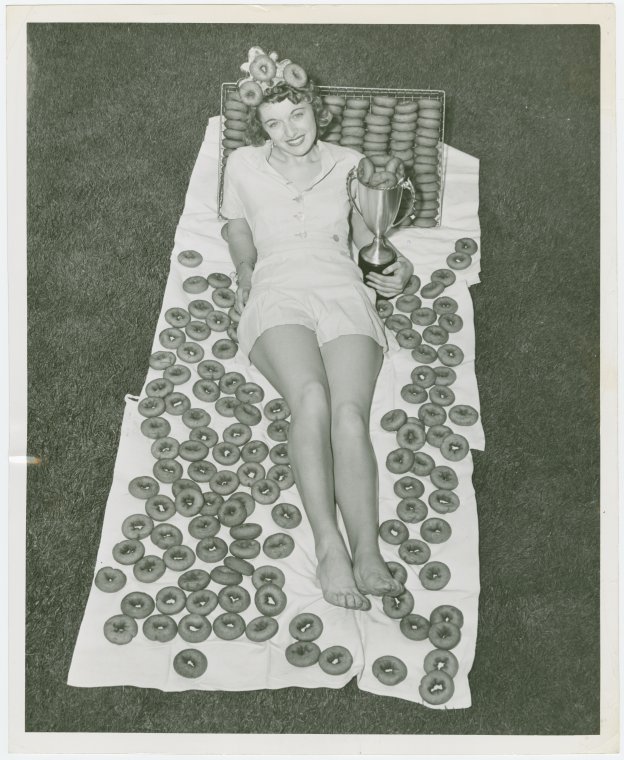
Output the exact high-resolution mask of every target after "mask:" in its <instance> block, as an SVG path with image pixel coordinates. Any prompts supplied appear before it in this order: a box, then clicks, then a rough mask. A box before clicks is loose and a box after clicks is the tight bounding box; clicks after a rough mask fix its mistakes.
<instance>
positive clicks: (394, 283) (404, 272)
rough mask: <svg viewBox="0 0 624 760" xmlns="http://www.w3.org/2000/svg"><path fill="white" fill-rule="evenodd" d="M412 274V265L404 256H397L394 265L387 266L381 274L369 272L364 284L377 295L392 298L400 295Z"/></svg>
mask: <svg viewBox="0 0 624 760" xmlns="http://www.w3.org/2000/svg"><path fill="white" fill-rule="evenodd" d="M413 274H414V265H413V264H412V262H411V261H410V260H409V259H406V258H405V256H403V255H402V254H399V257H398V259H397V260H396V261H395V262H394V264H389V265H388V266H387V267H386V268H385V269H384V270H383V274H377V272H369V273H368V274H367V275H366V280H365V281H366V284H367V285H368V286H369V287H371V288H374V289H375V290H376V291H377V293H379V295H381V296H384V297H385V298H393V297H394V296H398V295H399V293H402V292H403V290H404V288H405V286H406V285H407V283H408V281H409V279H410V277H411V276H412V275H413Z"/></svg>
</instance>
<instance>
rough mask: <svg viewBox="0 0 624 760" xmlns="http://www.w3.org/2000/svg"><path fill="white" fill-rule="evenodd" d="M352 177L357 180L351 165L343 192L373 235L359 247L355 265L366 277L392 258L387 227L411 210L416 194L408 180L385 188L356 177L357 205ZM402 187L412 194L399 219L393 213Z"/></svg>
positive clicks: (393, 248) (395, 253) (398, 221)
mask: <svg viewBox="0 0 624 760" xmlns="http://www.w3.org/2000/svg"><path fill="white" fill-rule="evenodd" d="M355 179H357V169H356V168H355V167H354V168H353V169H351V171H350V172H349V174H348V175H347V193H348V195H349V200H350V201H351V205H352V206H353V208H354V209H355V210H356V211H357V212H358V213H359V215H360V216H361V217H362V219H363V220H364V223H365V224H366V226H367V227H368V229H369V230H370V231H371V232H372V233H373V235H374V236H375V237H374V239H373V241H372V243H369V244H368V245H365V246H364V248H361V249H360V253H359V256H358V266H359V267H360V269H361V270H362V272H363V274H364V277H365V278H366V275H367V274H368V273H369V272H378V273H379V274H381V273H382V272H383V270H384V269H385V268H386V267H387V266H388V265H389V264H392V263H394V262H395V261H396V259H397V254H398V251H397V249H396V248H395V247H394V246H393V245H392V243H391V242H390V241H389V240H388V239H387V238H386V237H385V235H386V233H387V232H389V231H390V230H391V229H393V228H394V227H397V226H398V225H399V224H401V222H402V221H403V220H404V219H406V218H407V217H408V216H409V215H410V214H411V213H412V211H413V209H414V202H415V200H416V193H415V191H414V186H413V185H412V183H411V180H409V179H404V180H402V181H401V182H397V184H396V185H395V186H394V187H390V188H388V189H381V188H376V187H369V186H368V185H364V184H362V182H360V180H359V179H358V180H357V182H358V188H357V196H358V200H359V206H358V203H357V201H356V200H355V198H354V197H353V193H352V191H351V188H352V187H353V180H355ZM403 190H409V192H410V194H411V196H412V202H411V204H410V205H409V207H408V209H407V211H406V212H405V213H404V214H403V216H401V218H400V219H396V215H397V212H398V210H399V207H400V205H401V197H402V195H403Z"/></svg>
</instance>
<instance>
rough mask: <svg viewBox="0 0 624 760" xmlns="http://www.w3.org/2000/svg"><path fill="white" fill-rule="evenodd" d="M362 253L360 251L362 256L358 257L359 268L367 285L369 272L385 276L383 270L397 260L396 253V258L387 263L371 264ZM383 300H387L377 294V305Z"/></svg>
mask: <svg viewBox="0 0 624 760" xmlns="http://www.w3.org/2000/svg"><path fill="white" fill-rule="evenodd" d="M365 250H366V249H365V248H362V251H365ZM362 251H360V254H359V256H358V266H359V267H360V269H361V270H362V274H363V276H364V283H366V275H367V274H368V273H369V272H377V274H383V270H384V269H385V268H386V267H388V266H390V264H394V262H395V261H396V260H397V256H396V253H395V254H394V258H393V259H391V260H389V261H385V262H384V263H383V264H371V263H370V261H367V260H366V259H365V258H363V257H362ZM381 300H384V301H385V300H387V299H385V298H384V297H383V296H380V295H379V293H375V304H378V303H379V301H381Z"/></svg>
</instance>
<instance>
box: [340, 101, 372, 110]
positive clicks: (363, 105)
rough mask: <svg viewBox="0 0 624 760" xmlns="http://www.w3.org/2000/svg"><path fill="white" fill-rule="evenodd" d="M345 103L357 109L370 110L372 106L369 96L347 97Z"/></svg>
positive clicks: (348, 106)
mask: <svg viewBox="0 0 624 760" xmlns="http://www.w3.org/2000/svg"><path fill="white" fill-rule="evenodd" d="M345 104H346V107H347V108H351V109H353V110H355V111H368V109H369V108H370V101H369V100H368V99H367V98H347V99H346V101H345Z"/></svg>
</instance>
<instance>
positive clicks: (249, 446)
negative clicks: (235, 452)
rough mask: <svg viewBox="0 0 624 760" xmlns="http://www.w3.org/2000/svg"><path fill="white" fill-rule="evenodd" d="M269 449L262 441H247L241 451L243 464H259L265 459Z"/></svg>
mask: <svg viewBox="0 0 624 760" xmlns="http://www.w3.org/2000/svg"><path fill="white" fill-rule="evenodd" d="M268 454H269V447H268V446H267V445H266V443H264V441H248V442H247V443H246V444H245V445H244V446H243V448H242V449H241V457H242V459H243V462H254V463H259V462H262V461H263V460H264V459H266V458H267V456H268Z"/></svg>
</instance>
